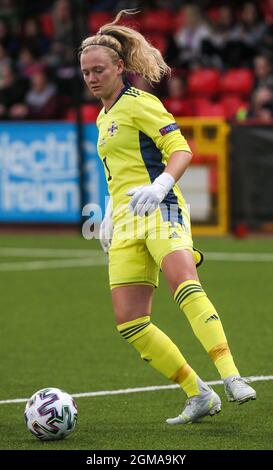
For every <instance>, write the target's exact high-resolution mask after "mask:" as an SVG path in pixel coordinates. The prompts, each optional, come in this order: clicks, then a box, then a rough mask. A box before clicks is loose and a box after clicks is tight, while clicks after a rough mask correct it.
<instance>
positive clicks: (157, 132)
mask: <svg viewBox="0 0 273 470" xmlns="http://www.w3.org/2000/svg"><path fill="white" fill-rule="evenodd" d="M97 126H98V130H99V137H98V154H99V157H100V158H101V160H102V162H103V164H104V169H105V176H106V180H107V183H108V189H109V194H110V196H111V197H112V200H113V208H114V220H115V213H116V214H117V213H119V214H121V213H122V212H123V211H119V210H116V209H118V208H120V207H126V206H127V204H128V202H129V199H130V198H129V197H128V196H126V192H127V191H128V190H129V189H130V188H132V187H134V186H141V185H145V184H151V183H152V182H153V181H154V180H155V178H156V177H157V176H159V175H160V174H161V173H162V172H163V171H164V168H165V165H166V163H167V162H168V159H169V156H170V155H171V154H172V153H173V152H175V151H178V150H185V151H187V152H191V150H190V148H189V146H188V144H187V142H186V140H185V138H184V137H183V136H182V134H181V132H180V130H179V127H178V125H177V123H176V122H175V120H174V117H173V116H172V114H170V113H169V112H168V111H167V110H166V109H165V108H164V106H163V104H162V103H161V101H160V100H159V99H158V98H157V97H155V96H154V95H151V94H150V93H147V92H144V91H142V90H139V89H137V88H134V87H132V86H130V85H125V86H124V88H123V90H122V91H121V93H120V95H119V96H118V98H117V99H116V101H115V103H114V104H113V105H112V107H111V108H110V109H109V110H108V112H105V109H104V108H103V109H102V110H101V112H100V114H99V116H98V118H97ZM163 203H164V204H176V205H178V206H179V207H181V205H182V204H183V203H184V200H183V197H182V194H181V192H180V190H179V188H178V187H177V186H176V185H175V186H174V188H173V189H172V190H171V191H170V192H169V193H168V194H167V196H166V198H165V199H164V201H163Z"/></svg>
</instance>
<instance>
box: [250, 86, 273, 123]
mask: <svg viewBox="0 0 273 470" xmlns="http://www.w3.org/2000/svg"><path fill="white" fill-rule="evenodd" d="M247 118H248V119H257V120H260V121H263V122H268V121H270V120H271V119H273V91H272V90H271V89H270V88H267V87H263V88H259V89H258V90H256V91H255V92H254V93H253V95H252V98H251V106H250V110H249V112H248V115H247Z"/></svg>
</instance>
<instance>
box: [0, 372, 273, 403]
mask: <svg viewBox="0 0 273 470" xmlns="http://www.w3.org/2000/svg"><path fill="white" fill-rule="evenodd" d="M246 378H247V379H248V380H249V381H250V382H263V381H267V380H273V375H259V376H251V377H246ZM207 384H208V385H222V384H223V381H222V380H212V381H210V382H207ZM175 388H179V385H177V384H172V385H153V386H149V387H137V388H125V389H121V390H101V391H98V392H85V393H73V394H72V397H74V398H85V397H100V396H109V395H127V394H128V393H140V392H156V391H158V390H170V389H175ZM27 400H28V398H14V399H13V400H0V405H8V404H12V403H25V402H26V401H27Z"/></svg>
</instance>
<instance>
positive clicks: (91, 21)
mask: <svg viewBox="0 0 273 470" xmlns="http://www.w3.org/2000/svg"><path fill="white" fill-rule="evenodd" d="M112 20H113V18H112V15H111V14H110V13H108V12H107V11H98V12H94V13H90V15H89V17H88V29H89V31H90V33H92V34H95V33H96V32H97V31H98V30H99V29H100V28H101V26H103V25H104V24H106V23H110V22H111V21H112Z"/></svg>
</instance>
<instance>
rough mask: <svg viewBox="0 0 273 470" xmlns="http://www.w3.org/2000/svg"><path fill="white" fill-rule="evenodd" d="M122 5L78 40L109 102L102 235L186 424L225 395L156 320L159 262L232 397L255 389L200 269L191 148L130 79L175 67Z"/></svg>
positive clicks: (84, 65) (137, 336)
mask: <svg viewBox="0 0 273 470" xmlns="http://www.w3.org/2000/svg"><path fill="white" fill-rule="evenodd" d="M125 12H126V10H125ZM123 13H124V11H121V12H120V13H119V14H118V15H117V17H116V19H115V21H113V23H110V24H106V25H104V26H103V27H101V28H100V30H99V32H98V33H97V34H96V35H94V36H91V37H88V38H86V39H85V40H84V41H83V42H82V44H81V48H80V62H81V69H82V73H83V78H84V81H85V83H86V85H87V87H88V88H89V90H90V91H91V93H92V94H93V95H95V96H96V97H98V98H100V99H101V101H102V104H103V108H102V110H101V112H100V114H99V116H98V119H97V126H98V129H99V138H98V153H99V156H100V158H101V160H102V162H103V164H104V168H105V174H106V179H107V181H108V187H109V194H110V201H109V204H108V207H107V210H106V215H105V218H104V220H103V222H102V224H101V230H100V239H101V244H102V247H103V249H104V250H105V251H108V253H109V278H110V286H111V292H112V301H113V308H114V312H115V316H116V322H117V329H118V331H119V333H120V334H121V336H123V338H125V339H126V340H127V341H128V343H130V344H131V345H132V346H133V347H134V348H135V349H136V350H137V351H138V352H139V354H140V356H141V358H142V359H144V360H145V361H147V362H149V364H150V365H151V366H152V367H154V368H155V369H157V370H158V371H160V372H161V373H162V374H163V375H164V376H166V377H167V378H168V379H170V380H171V381H172V382H176V383H177V384H179V385H180V387H181V388H182V389H183V390H184V392H185V393H186V395H187V397H188V399H187V401H186V404H185V407H184V409H183V411H182V412H181V414H179V415H178V416H177V417H175V418H169V419H167V423H169V424H185V423H189V422H194V421H198V420H200V418H203V417H204V416H207V415H214V414H215V413H218V412H219V411H220V410H221V401H220V398H219V396H218V395H217V394H216V393H215V392H214V391H213V390H212V389H211V388H210V387H209V386H208V385H207V384H206V383H205V382H204V381H203V380H201V378H200V377H199V376H198V375H197V373H196V372H195V371H194V370H193V369H192V368H191V367H190V365H189V364H188V362H187V361H186V359H185V358H184V356H183V355H182V354H181V352H180V351H179V349H178V348H177V346H176V345H175V344H174V343H173V342H172V340H171V339H170V338H169V337H168V336H167V335H166V334H164V333H163V332H162V331H161V330H160V329H159V328H157V327H156V326H155V325H154V323H152V322H151V309H152V298H153V291H154V288H155V287H156V286H157V285H158V274H159V270H160V269H161V270H162V272H163V274H164V276H165V278H166V280H167V283H168V285H169V287H170V290H171V292H172V294H173V297H174V300H175V302H176V303H177V304H178V306H179V308H180V309H181V310H182V311H183V312H184V314H185V315H186V317H187V319H188V321H189V322H190V324H191V326H192V329H193V331H194V334H195V335H196V336H197V338H198V339H199V341H200V342H201V343H202V345H203V347H204V348H205V350H206V351H207V353H208V354H209V356H210V358H211V359H212V361H213V362H214V364H215V366H216V368H217V370H218V372H219V374H220V376H221V378H222V379H223V381H224V387H225V391H226V394H227V397H228V400H229V401H236V402H238V403H243V402H245V401H248V400H250V399H255V398H256V392H255V390H253V388H251V387H250V386H249V385H248V384H247V383H246V382H245V381H244V380H243V379H242V378H241V377H240V375H239V372H238V369H237V368H236V366H235V364H234V360H233V357H232V355H231V352H230V350H229V347H228V342H227V339H226V336H225V333H224V330H223V327H222V324H221V320H220V318H219V314H218V313H217V312H216V310H215V308H214V306H213V305H212V303H211V302H210V300H209V299H208V297H207V295H206V293H205V292H204V290H203V288H202V286H201V284H200V281H199V278H198V275H197V272H196V265H197V264H198V263H200V261H201V258H202V256H201V255H200V253H199V252H197V251H195V250H194V249H193V242H192V237H191V229H190V219H189V214H188V210H187V206H186V203H185V200H184V199H183V196H182V194H181V192H180V190H179V188H178V186H177V185H176V182H177V181H178V180H179V179H180V178H181V176H182V175H183V173H184V172H185V170H186V169H187V167H188V166H189V164H190V161H191V158H192V154H191V150H190V148H189V146H188V144H187V142H186V140H185V139H184V137H183V136H182V135H181V132H180V130H179V127H178V125H177V124H176V122H175V120H174V118H173V116H172V115H171V114H170V113H168V112H167V111H166V109H165V108H164V106H163V105H162V103H161V102H160V101H159V100H158V99H157V98H156V97H155V96H153V95H151V94H149V93H146V92H144V91H142V90H139V89H136V88H134V87H132V86H131V85H130V84H129V83H128V81H127V79H126V73H127V72H133V73H136V74H140V75H141V76H142V77H143V78H144V79H146V80H147V81H148V82H150V83H157V82H159V81H160V79H161V77H162V76H163V75H164V74H168V73H169V72H170V69H169V67H168V65H167V64H166V63H165V62H164V60H163V58H162V56H161V54H160V52H159V51H158V50H157V49H155V48H154V47H152V46H151V45H150V44H149V43H148V42H147V41H146V40H145V38H144V37H143V36H142V35H141V34H140V33H139V32H137V31H135V30H134V29H131V28H128V27H125V26H120V25H118V24H117V23H118V21H119V19H120V17H121V16H122V14H123Z"/></svg>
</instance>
